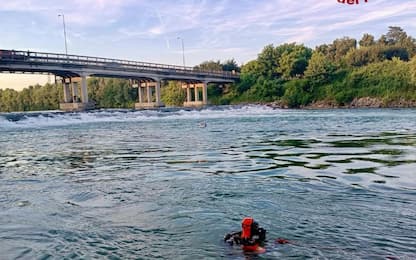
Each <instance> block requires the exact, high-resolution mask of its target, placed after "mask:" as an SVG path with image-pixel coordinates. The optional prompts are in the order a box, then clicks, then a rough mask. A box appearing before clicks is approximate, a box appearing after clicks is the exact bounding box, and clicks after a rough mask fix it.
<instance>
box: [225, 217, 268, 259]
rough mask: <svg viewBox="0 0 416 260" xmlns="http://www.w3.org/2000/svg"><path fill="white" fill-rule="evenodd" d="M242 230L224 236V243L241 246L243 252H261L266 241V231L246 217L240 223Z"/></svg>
mask: <svg viewBox="0 0 416 260" xmlns="http://www.w3.org/2000/svg"><path fill="white" fill-rule="evenodd" d="M241 227H242V230H241V231H238V232H234V233H229V234H227V235H225V236H224V242H227V243H229V244H230V245H233V244H234V243H235V244H237V245H241V247H242V249H243V250H244V251H249V252H253V251H261V250H264V248H262V246H263V245H264V242H265V241H266V230H265V229H264V228H262V227H259V224H258V223H257V222H256V221H254V219H253V218H251V217H246V218H244V219H243V221H242V222H241Z"/></svg>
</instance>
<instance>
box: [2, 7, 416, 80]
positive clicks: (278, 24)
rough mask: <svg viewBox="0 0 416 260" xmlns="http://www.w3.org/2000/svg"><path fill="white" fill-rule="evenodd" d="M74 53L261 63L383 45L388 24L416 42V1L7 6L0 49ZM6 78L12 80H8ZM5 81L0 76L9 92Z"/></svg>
mask: <svg viewBox="0 0 416 260" xmlns="http://www.w3.org/2000/svg"><path fill="white" fill-rule="evenodd" d="M58 13H64V14H65V20H66V25H67V39H68V52H69V53H71V54H80V55H89V56H101V57H112V58H122V59H130V60H140V61H148V62H158V63H168V64H178V65H180V64H182V47H181V41H180V40H178V37H181V38H182V39H183V41H184V45H185V58H186V64H187V65H196V64H199V63H201V62H202V61H205V60H210V59H215V60H217V59H220V60H225V59H228V58H235V60H236V61H237V62H238V63H239V64H242V63H246V62H247V61H250V60H252V59H255V58H256V56H257V54H258V53H259V52H260V51H261V50H262V48H263V47H264V46H265V45H267V44H271V43H272V44H275V45H278V44H281V43H285V42H298V43H304V44H305V45H307V46H309V47H312V48H313V47H315V46H316V45H319V44H322V43H330V42H332V40H334V39H335V38H339V37H343V36H351V37H354V38H357V39H359V38H360V37H361V36H362V34H363V33H366V32H370V33H372V34H374V35H375V36H376V38H378V37H379V36H380V35H381V34H383V33H386V31H387V27H388V26H389V25H395V26H401V27H402V28H404V29H405V31H406V32H407V33H408V34H410V35H412V36H414V37H416V1H415V0H369V3H364V0H361V3H360V4H359V5H347V4H340V3H338V1H337V0H302V1H301V0H299V1H298V0H240V1H235V0H234V1H231V0H188V1H185V0H183V1H182V0H181V1H172V0H170V1H168V0H153V1H149V0H148V1H144V0H60V1H56V0H14V1H11V0H9V1H7V0H3V1H1V3H0V32H1V38H0V48H2V49H20V50H34V51H47V52H64V38H63V29H62V20H61V18H60V17H58ZM7 78H9V79H11V76H10V75H8V76H7ZM4 79H5V75H2V76H1V77H0V87H5V86H4V84H3V83H4Z"/></svg>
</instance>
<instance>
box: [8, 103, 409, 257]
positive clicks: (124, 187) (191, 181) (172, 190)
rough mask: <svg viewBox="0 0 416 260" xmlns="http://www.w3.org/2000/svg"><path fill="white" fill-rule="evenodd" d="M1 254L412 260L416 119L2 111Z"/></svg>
mask: <svg viewBox="0 0 416 260" xmlns="http://www.w3.org/2000/svg"><path fill="white" fill-rule="evenodd" d="M201 122H204V123H205V124H206V126H205V127H204V125H201ZM244 216H252V217H254V218H255V220H257V221H258V222H259V223H260V225H261V226H263V227H264V228H266V229H267V238H268V241H267V243H266V250H267V251H266V253H265V254H262V255H258V256H256V255H247V254H244V253H243V252H242V251H241V249H240V248H238V247H231V246H229V245H227V244H225V243H224V242H223V240H222V238H223V236H224V235H225V234H226V233H227V232H230V231H233V230H238V229H239V228H240V222H241V219H242V218H243V217H244ZM280 237H281V238H285V239H288V240H289V241H290V243H289V244H284V245H281V244H278V243H276V242H275V240H276V239H277V238H280ZM0 258H1V259H62V258H67V259H91V258H99V259H218V258H220V259H285V258H291V259H308V258H316V259H415V258H416V110H414V109H397V110H394V109H356V110H279V109H272V108H269V107H266V106H241V107H212V108H209V109H203V110H174V109H166V110H161V111H131V110H99V111H94V112H86V113H62V112H37V113H5V114H0Z"/></svg>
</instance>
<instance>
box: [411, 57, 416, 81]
mask: <svg viewBox="0 0 416 260" xmlns="http://www.w3.org/2000/svg"><path fill="white" fill-rule="evenodd" d="M409 70H410V76H411V82H412V84H413V85H414V86H416V56H415V57H413V59H412V61H411V62H410V66H409Z"/></svg>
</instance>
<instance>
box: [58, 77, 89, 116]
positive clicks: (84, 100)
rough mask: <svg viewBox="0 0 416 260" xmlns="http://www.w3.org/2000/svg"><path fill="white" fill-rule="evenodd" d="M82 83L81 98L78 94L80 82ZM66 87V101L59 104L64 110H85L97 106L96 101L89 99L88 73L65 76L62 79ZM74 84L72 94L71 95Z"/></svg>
mask: <svg viewBox="0 0 416 260" xmlns="http://www.w3.org/2000/svg"><path fill="white" fill-rule="evenodd" d="M79 83H80V84H81V100H80V97H79V95H78V84H79ZM62 84H63V88H64V102H63V103H60V104H59V108H60V109H61V110H64V111H85V110H91V109H94V108H95V104H94V102H89V100H88V90H87V75H82V76H81V77H73V78H64V79H63V81H62ZM71 85H72V95H71V91H70V89H71Z"/></svg>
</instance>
